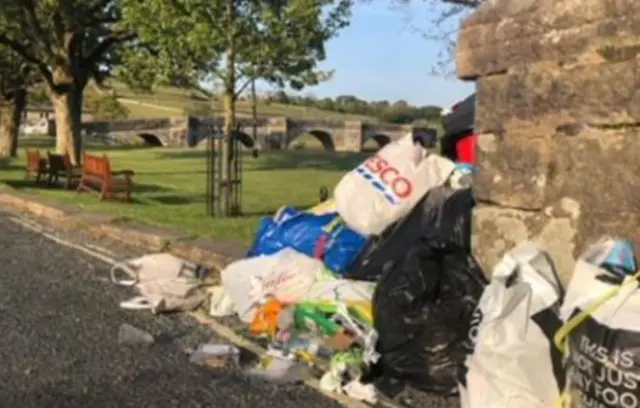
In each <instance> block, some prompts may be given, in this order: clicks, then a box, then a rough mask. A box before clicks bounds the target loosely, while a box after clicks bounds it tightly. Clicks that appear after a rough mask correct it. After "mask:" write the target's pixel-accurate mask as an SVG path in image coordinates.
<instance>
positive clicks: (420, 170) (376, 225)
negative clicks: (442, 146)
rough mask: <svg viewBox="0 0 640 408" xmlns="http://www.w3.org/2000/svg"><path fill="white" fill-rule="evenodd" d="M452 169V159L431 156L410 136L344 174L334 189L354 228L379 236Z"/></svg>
mask: <svg viewBox="0 0 640 408" xmlns="http://www.w3.org/2000/svg"><path fill="white" fill-rule="evenodd" d="M453 168H454V163H453V162H452V161H450V160H448V159H446V158H443V157H440V156H437V155H429V154H428V153H427V151H426V150H425V149H424V148H423V147H422V146H420V145H418V144H414V143H413V137H412V135H407V136H406V137H404V138H402V139H400V140H398V141H395V142H392V143H389V144H388V145H386V146H385V147H383V148H382V149H381V150H380V151H379V152H378V153H376V154H375V155H374V156H372V157H370V158H369V159H367V160H366V161H364V162H363V163H362V164H360V165H359V166H358V167H356V168H355V169H354V170H352V171H350V172H349V173H347V174H345V175H344V177H342V179H341V180H340V182H339V183H338V185H337V186H336V189H335V191H334V199H335V201H336V208H337V210H338V213H339V214H340V216H341V217H342V218H343V219H344V221H345V222H346V224H347V225H348V226H349V227H351V228H352V229H354V230H356V231H357V232H359V233H360V234H362V235H365V236H368V235H379V234H381V233H382V232H383V231H384V230H385V229H386V228H387V227H388V226H389V225H391V224H392V223H394V222H395V221H397V220H399V219H400V218H402V217H403V216H405V215H407V214H408V213H409V212H410V211H411V209H413V207H414V206H415V205H416V204H417V203H418V201H419V200H420V199H421V198H422V197H423V196H424V195H425V193H426V192H427V191H428V190H430V189H431V188H433V187H437V186H439V185H441V184H444V183H445V182H446V180H447V178H448V177H449V175H450V174H451V173H452V171H453Z"/></svg>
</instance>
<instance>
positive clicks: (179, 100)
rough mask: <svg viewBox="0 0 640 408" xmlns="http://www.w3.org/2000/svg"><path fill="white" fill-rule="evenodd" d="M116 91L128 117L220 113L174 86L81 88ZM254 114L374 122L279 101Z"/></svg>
mask: <svg viewBox="0 0 640 408" xmlns="http://www.w3.org/2000/svg"><path fill="white" fill-rule="evenodd" d="M109 89H111V90H114V91H115V92H116V96H117V98H118V100H119V102H120V103H121V104H122V105H124V106H126V107H127V109H128V110H129V117H131V118H151V117H166V116H172V115H186V114H191V115H203V116H204V115H207V114H211V113H213V114H214V115H217V114H219V115H222V113H223V110H222V104H221V103H219V104H217V105H216V106H215V107H214V108H213V109H212V108H211V102H210V101H209V100H208V98H207V97H206V95H204V93H201V92H197V91H190V90H185V89H181V88H175V87H168V86H167V87H159V88H158V89H156V90H155V91H154V92H152V93H148V92H137V91H133V90H131V89H130V88H129V87H127V86H125V85H123V84H121V83H118V82H115V81H112V82H110V83H107V89H100V88H98V87H97V86H96V85H94V84H90V85H89V86H88V87H87V89H86V91H85V98H86V100H87V101H91V99H93V98H96V97H98V96H99V95H100V94H103V93H106V92H109ZM237 113H238V115H239V116H250V115H251V104H250V103H249V102H248V101H238V104H237ZM258 115H260V116H288V117H291V118H299V119H327V120H362V121H365V122H369V123H377V122H379V120H378V119H377V118H375V117H370V116H361V115H351V114H343V113H338V112H331V111H325V110H322V109H318V108H311V107H304V106H294V105H285V104H279V103H265V102H258Z"/></svg>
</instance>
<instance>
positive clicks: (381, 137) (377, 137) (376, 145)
mask: <svg viewBox="0 0 640 408" xmlns="http://www.w3.org/2000/svg"><path fill="white" fill-rule="evenodd" d="M389 143H391V136H389V135H385V134H384V133H376V134H374V135H372V136H369V137H368V138H367V139H366V140H365V141H364V143H363V144H362V149H363V150H378V149H382V148H383V147H385V146H386V145H388V144H389Z"/></svg>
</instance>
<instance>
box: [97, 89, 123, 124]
mask: <svg viewBox="0 0 640 408" xmlns="http://www.w3.org/2000/svg"><path fill="white" fill-rule="evenodd" d="M89 108H90V109H91V110H92V111H93V114H94V116H95V118H96V119H100V120H115V119H126V118H127V117H129V109H128V108H127V107H126V106H124V105H123V104H122V103H120V101H119V100H118V97H117V95H116V94H115V92H110V93H106V94H103V95H100V96H98V97H96V98H93V99H92V100H90V101H89Z"/></svg>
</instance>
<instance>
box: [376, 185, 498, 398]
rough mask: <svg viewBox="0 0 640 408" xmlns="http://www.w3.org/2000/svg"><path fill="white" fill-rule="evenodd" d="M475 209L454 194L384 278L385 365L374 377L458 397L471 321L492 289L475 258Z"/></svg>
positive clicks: (380, 313) (380, 295)
mask: <svg viewBox="0 0 640 408" xmlns="http://www.w3.org/2000/svg"><path fill="white" fill-rule="evenodd" d="M472 207H473V199H472V197H471V192H470V191H469V190H462V191H456V192H455V193H453V194H452V195H450V196H449V197H448V198H447V199H446V200H445V201H444V202H442V203H441V205H440V207H439V208H438V209H437V210H434V211H431V212H430V213H429V219H428V220H426V224H425V225H424V227H423V232H422V234H421V236H420V238H419V239H418V240H417V241H416V242H415V243H414V244H413V245H412V246H411V247H409V248H407V249H406V251H405V256H404V260H403V261H402V262H399V263H397V264H396V265H395V266H394V267H393V268H390V269H389V270H387V271H385V273H384V274H383V276H382V277H381V279H380V281H379V283H378V285H377V288H376V291H375V294H374V298H373V317H374V326H375V329H376V331H377V332H378V336H379V341H378V346H377V351H378V352H379V353H380V354H381V358H380V360H379V361H378V363H377V364H376V366H375V367H372V369H371V373H375V376H377V377H378V379H380V378H382V377H385V378H387V379H389V378H392V379H396V380H401V381H402V382H403V383H405V384H409V385H411V386H413V387H415V388H418V389H421V390H424V391H429V392H436V393H441V394H445V395H451V394H455V393H456V392H457V381H456V380H457V373H458V370H459V368H460V367H461V365H462V363H463V361H464V359H465V357H466V354H467V353H468V352H469V350H470V346H469V344H466V342H467V341H468V333H469V328H470V325H471V316H472V314H473V311H474V310H475V308H476V306H477V304H478V300H479V299H480V296H481V294H482V292H483V290H484V288H485V286H486V285H487V279H486V278H485V276H484V274H483V273H482V270H481V268H480V267H479V265H478V264H477V262H476V260H475V259H474V258H473V256H472V255H471V253H470V221H471V209H472ZM371 373H370V374H371ZM372 380H373V379H372ZM383 391H384V390H383Z"/></svg>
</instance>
